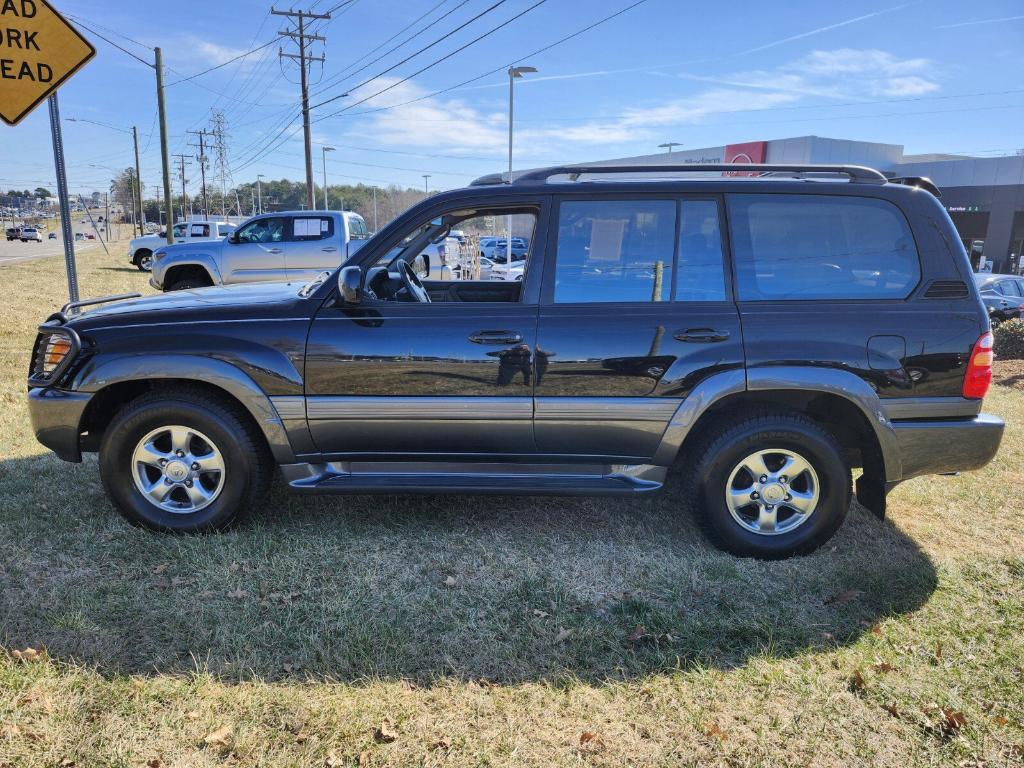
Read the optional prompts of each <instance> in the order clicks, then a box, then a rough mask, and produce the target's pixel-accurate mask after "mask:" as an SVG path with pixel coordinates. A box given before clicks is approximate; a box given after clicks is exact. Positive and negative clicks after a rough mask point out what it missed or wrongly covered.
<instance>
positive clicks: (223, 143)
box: [210, 109, 231, 216]
mask: <svg viewBox="0 0 1024 768" xmlns="http://www.w3.org/2000/svg"><path fill="white" fill-rule="evenodd" d="M210 111H211V113H212V115H211V117H210V133H211V134H212V136H213V167H214V172H215V176H216V178H217V179H219V180H220V213H221V215H222V216H227V205H228V203H227V200H228V180H229V179H230V178H231V169H230V167H229V166H228V133H227V126H228V124H227V120H225V119H224V110H221V109H213V110H210Z"/></svg>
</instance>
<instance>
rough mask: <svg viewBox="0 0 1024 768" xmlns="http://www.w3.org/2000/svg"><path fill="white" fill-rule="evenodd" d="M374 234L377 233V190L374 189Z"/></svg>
mask: <svg viewBox="0 0 1024 768" xmlns="http://www.w3.org/2000/svg"><path fill="white" fill-rule="evenodd" d="M373 232H374V234H376V233H377V188H376V187H374V188H373Z"/></svg>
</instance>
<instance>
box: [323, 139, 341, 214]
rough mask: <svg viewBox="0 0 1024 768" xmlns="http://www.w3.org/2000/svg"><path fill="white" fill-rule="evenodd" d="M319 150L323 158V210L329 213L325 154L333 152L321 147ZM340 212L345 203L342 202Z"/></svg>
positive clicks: (328, 148)
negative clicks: (321, 151)
mask: <svg viewBox="0 0 1024 768" xmlns="http://www.w3.org/2000/svg"><path fill="white" fill-rule="evenodd" d="M320 149H322V150H323V156H324V210H325V211H329V210H331V206H330V205H329V203H328V201H327V153H328V152H333V151H334V147H321V148H320ZM341 210H345V203H344V201H342V204H341Z"/></svg>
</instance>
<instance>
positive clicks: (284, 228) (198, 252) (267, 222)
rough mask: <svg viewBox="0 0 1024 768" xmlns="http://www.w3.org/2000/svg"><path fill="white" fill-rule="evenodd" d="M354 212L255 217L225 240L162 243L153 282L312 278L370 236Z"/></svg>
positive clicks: (187, 284) (179, 284) (175, 285)
mask: <svg viewBox="0 0 1024 768" xmlns="http://www.w3.org/2000/svg"><path fill="white" fill-rule="evenodd" d="M369 236H370V233H369V231H368V230H367V228H366V222H365V221H363V217H362V216H360V215H359V214H358V213H352V212H351V211H345V212H341V211H282V212H280V213H266V214H261V215H259V216H254V217H253V218H251V219H249V220H248V221H246V222H244V223H242V224H239V225H238V229H237V230H235V232H234V233H232V234H231V235H230V236H228V237H225V238H223V239H221V240H212V241H206V242H192V241H189V242H184V243H176V244H175V245H164V246H161V247H159V248H157V249H156V250H155V251H154V252H153V269H152V271H153V274H152V275H151V276H150V278H149V284H150V285H152V286H153V287H154V288H158V289H160V290H164V291H178V290H184V289H188V288H201V287H203V286H207V285H228V284H231V283H254V282H262V281H269V280H281V281H284V280H297V281H303V282H305V281H309V280H312V279H313V278H314V277H316V276H317V275H318V274H320V273H321V272H323V271H325V270H333V269H337V267H338V266H339V265H341V264H342V263H343V262H344V261H345V260H346V259H347V258H348V257H349V256H351V255H352V254H353V253H355V252H356V251H357V250H358V249H359V248H360V247H362V245H363V243H364V242H366V240H367V239H368V238H369Z"/></svg>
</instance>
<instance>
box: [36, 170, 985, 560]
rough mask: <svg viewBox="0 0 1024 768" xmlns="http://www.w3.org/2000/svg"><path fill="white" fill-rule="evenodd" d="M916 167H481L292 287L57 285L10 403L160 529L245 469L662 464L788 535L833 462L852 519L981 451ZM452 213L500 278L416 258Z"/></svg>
mask: <svg viewBox="0 0 1024 768" xmlns="http://www.w3.org/2000/svg"><path fill="white" fill-rule="evenodd" d="M667 172H671V173H673V174H675V177H674V178H670V179H669V178H665V176H664V174H665V173H667ZM659 173H660V174H662V178H654V175H655V174H659ZM693 173H696V174H699V175H698V176H696V177H693V176H689V175H687V174H693ZM929 188H930V189H932V190H934V187H931V186H930V183H929V182H927V180H921V179H918V180H914V179H910V180H896V181H893V180H887V179H886V178H885V177H884V176H883V175H882V174H880V173H879V172H878V171H874V170H871V169H868V168H861V167H852V166H764V165H757V166H744V167H743V169H742V171H737V169H736V166H717V165H716V166H703V165H700V166H686V165H684V166H633V167H629V168H614V169H609V168H599V167H585V166H566V167H559V168H551V169H547V170H543V171H533V172H528V173H525V174H523V175H521V176H519V177H518V178H516V179H515V180H514V183H507V179H504V178H502V177H500V176H498V177H485V178H483V179H479V180H478V181H477V182H474V184H473V185H472V186H470V187H469V188H466V189H459V190H455V191H451V192H446V193H443V194H438V195H435V196H433V197H431V198H429V199H428V200H425V201H424V202H422V203H420V204H419V205H417V206H415V207H414V208H412V209H410V210H409V211H407V212H406V213H405V214H404V215H402V216H401V217H400V218H399V219H397V220H396V221H394V222H393V223H391V224H390V225H388V226H387V227H386V228H384V229H383V230H382V231H381V232H380V233H379V234H377V235H376V236H375V237H374V238H373V239H372V240H370V241H369V242H368V243H367V244H366V245H365V246H364V247H363V248H362V249H361V250H360V251H359V252H358V253H356V254H355V255H354V256H353V257H352V258H351V259H349V261H348V262H347V263H346V264H345V265H344V266H343V267H342V268H340V269H339V270H338V271H336V272H335V273H334V274H329V273H324V274H322V275H320V276H319V277H318V278H317V279H316V280H314V281H313V282H311V283H309V284H306V285H301V286H300V285H298V284H280V283H279V284H267V283H263V284H249V285H235V286H230V287H214V288H204V289H198V290H193V291H186V292H176V293H172V294H165V295H162V296H154V297H149V298H125V297H111V298H110V299H100V300H94V301H93V302H92V303H94V304H95V303H103V302H107V303H106V304H105V306H102V307H99V308H95V309H91V310H89V311H85V312H82V313H81V314H77V313H76V312H77V310H78V309H80V306H81V305H69V306H68V307H66V308H65V310H64V311H63V312H61V313H58V314H56V315H54V316H53V317H51V318H50V319H49V320H48V321H47V322H46V323H45V324H44V325H43V326H41V327H40V329H39V337H38V340H37V341H36V345H35V350H34V353H33V358H32V363H31V370H30V372H29V388H30V389H29V401H30V407H31V413H32V421H33V425H34V427H35V431H36V436H37V438H38V439H39V441H40V442H42V443H43V444H44V445H46V446H48V447H49V448H51V449H53V450H54V451H55V452H56V453H57V454H58V455H59V456H60V457H61V458H63V459H65V460H68V461H80V460H81V455H82V452H83V451H97V450H98V451H99V454H100V458H99V465H100V473H101V475H102V478H103V483H104V486H105V488H106V490H107V493H108V494H109V495H110V497H111V498H112V499H113V501H114V503H115V504H116V505H117V507H118V508H119V509H120V510H121V512H122V513H123V514H124V515H125V516H126V517H127V518H128V519H129V520H131V521H132V522H135V523H139V524H142V525H146V526H149V527H152V528H156V529H160V530H172V531H204V530H210V529H217V528H221V527H223V526H226V525H228V524H230V523H232V522H233V521H234V520H235V519H236V518H237V517H238V516H239V515H240V514H241V513H242V512H244V511H246V510H247V509H249V508H250V507H252V506H254V505H255V504H257V503H258V502H259V501H260V499H261V498H262V497H263V494H264V492H265V490H266V489H267V486H268V484H269V483H270V481H271V478H272V476H273V474H274V470H275V467H280V469H281V474H282V475H283V478H284V482H285V483H287V484H288V485H289V486H290V488H291V489H292V490H294V491H297V492H305V493H367V492H382V493H396V492H403V491H413V492H420V493H454V492H459V493H501V494H607V495H627V496H628V495H635V494H644V493H650V492H655V491H658V490H659V489H661V488H662V486H663V485H664V484H665V482H666V478H667V477H668V475H669V474H670V473H678V474H679V476H680V482H679V483H678V487H679V488H680V491H679V503H680V508H691V509H692V510H693V511H694V512H695V513H696V514H698V515H699V516H700V517H701V518H702V519H703V521H704V522H705V528H706V530H707V532H708V534H709V535H710V536H711V538H712V539H713V540H714V541H715V542H716V543H718V544H719V545H720V546H721V547H723V548H725V549H727V550H729V551H730V552H733V553H736V554H740V555H753V556H758V557H783V556H787V555H790V554H794V553H803V552H808V551H810V550H812V549H814V548H815V547H817V546H819V545H821V544H822V543H823V542H825V541H827V540H828V539H829V537H831V536H832V535H833V533H835V531H836V529H837V528H838V527H839V526H840V524H841V523H842V521H843V518H844V516H845V514H846V511H847V509H848V508H849V505H850V497H851V492H852V489H851V485H852V483H851V471H852V470H853V469H854V468H861V469H862V473H861V475H860V477H859V479H858V480H857V483H856V494H857V498H858V500H860V501H861V503H863V504H864V505H865V506H866V507H868V508H869V509H871V510H872V511H874V512H875V513H876V514H879V515H882V514H883V513H884V509H885V498H886V494H887V492H888V491H889V490H890V489H891V488H892V487H893V486H895V485H896V484H897V483H899V482H901V481H903V480H907V479H909V478H912V477H916V476H918V475H923V474H934V473H950V472H956V471H959V470H969V469H977V468H979V467H981V466H983V465H984V464H985V463H987V462H988V461H989V460H990V459H991V458H992V457H993V455H994V454H995V452H996V450H997V448H998V446H999V442H1000V439H1001V436H1002V432H1003V423H1002V422H1001V421H1000V420H999V419H997V418H994V417H992V416H989V415H986V414H983V413H981V402H982V397H983V396H984V394H985V391H986V389H987V387H988V384H989V380H990V378H991V361H992V352H991V344H992V341H991V340H992V337H991V334H990V333H989V319H988V315H987V313H986V311H985V307H984V306H983V304H982V302H981V300H980V299H979V296H978V291H977V288H976V287H975V283H974V280H973V279H972V277H971V270H970V267H969V265H968V261H967V256H966V254H965V252H964V250H963V246H962V245H961V242H960V238H959V237H958V236H957V233H956V230H955V229H954V228H953V224H952V222H951V221H950V219H949V216H948V215H947V214H946V212H945V210H944V209H943V207H942V206H941V205H940V204H939V203H938V201H937V200H936V198H935V197H934V195H933V194H932V192H930V191H928V190H929ZM934 191H935V192H937V190H934ZM452 229H458V230H461V231H463V232H465V233H466V234H467V238H466V239H467V243H466V246H465V249H464V250H466V251H467V253H466V254H461V253H460V254H445V256H444V257H441V258H442V260H447V263H448V264H449V265H451V264H452V262H453V261H455V260H456V259H463V260H464V261H465V269H460V272H461V273H464V275H465V276H466V277H470V276H472V275H474V274H475V275H476V276H478V277H479V275H480V271H479V262H478V261H476V259H478V251H479V248H478V246H477V245H476V242H477V240H478V238H479V236H482V235H485V234H486V235H497V236H499V237H505V238H507V237H522V238H524V240H526V242H528V243H529V244H530V251H529V253H528V254H527V259H526V266H525V274H524V277H523V279H522V280H521V281H516V280H507V281H506V280H490V281H483V280H479V279H478V280H470V279H466V280H446V281H435V280H430V279H426V277H429V276H430V275H431V274H441V275H444V274H445V270H443V269H440V270H435V271H434V272H433V273H432V272H431V265H430V263H429V262H430V258H431V254H433V256H434V258H435V259H437V258H438V255H437V254H436V253H435V252H434V251H431V250H430V244H431V243H433V242H434V241H436V240H437V239H438V238H439V237H443V236H444V235H445V234H446V233H447V232H448V231H449V230H452ZM474 262H475V263H474ZM434 266H435V267H436V266H437V265H436V264H435V265H434ZM450 271H451V270H448V272H450ZM112 299H120V300H117V301H113V300H112Z"/></svg>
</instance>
